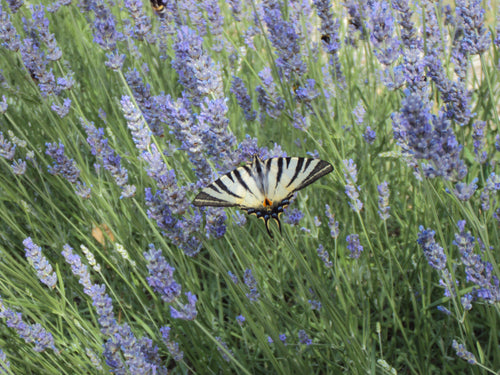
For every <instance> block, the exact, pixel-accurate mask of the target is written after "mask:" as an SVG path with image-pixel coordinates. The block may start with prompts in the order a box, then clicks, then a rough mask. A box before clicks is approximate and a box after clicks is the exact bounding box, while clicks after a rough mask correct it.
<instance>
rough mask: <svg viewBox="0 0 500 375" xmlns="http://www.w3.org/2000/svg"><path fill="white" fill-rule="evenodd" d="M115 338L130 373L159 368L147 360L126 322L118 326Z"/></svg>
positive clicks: (143, 372)
mask: <svg viewBox="0 0 500 375" xmlns="http://www.w3.org/2000/svg"><path fill="white" fill-rule="evenodd" d="M115 338H116V339H117V340H118V341H119V343H120V349H121V351H122V353H123V357H124V358H125V363H126V365H127V367H128V373H130V374H151V373H153V369H154V370H155V371H157V370H159V369H157V368H156V366H154V365H153V364H152V363H150V362H149V361H148V358H146V355H145V353H144V352H143V348H142V347H141V344H140V342H139V340H137V339H136V337H135V336H134V334H133V333H132V330H131V329H130V327H129V326H128V324H122V325H120V326H119V329H118V332H117V333H115Z"/></svg>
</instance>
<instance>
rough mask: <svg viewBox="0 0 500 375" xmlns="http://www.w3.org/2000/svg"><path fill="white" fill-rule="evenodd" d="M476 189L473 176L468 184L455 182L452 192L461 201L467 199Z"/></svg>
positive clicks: (475, 180)
mask: <svg viewBox="0 0 500 375" xmlns="http://www.w3.org/2000/svg"><path fill="white" fill-rule="evenodd" d="M476 190H477V178H474V179H473V180H472V181H471V183H470V184H468V185H467V184H466V183H464V182H457V183H456V184H455V189H453V194H455V196H456V197H457V198H458V199H459V200H461V201H468V200H469V199H470V198H471V197H472V195H473V194H474V193H475V192H476Z"/></svg>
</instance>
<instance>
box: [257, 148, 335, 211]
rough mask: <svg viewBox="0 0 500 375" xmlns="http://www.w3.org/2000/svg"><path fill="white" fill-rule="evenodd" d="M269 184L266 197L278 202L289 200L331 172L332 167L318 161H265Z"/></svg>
mask: <svg viewBox="0 0 500 375" xmlns="http://www.w3.org/2000/svg"><path fill="white" fill-rule="evenodd" d="M265 163H266V168H267V169H269V171H270V172H269V175H270V184H269V191H268V197H269V199H270V200H271V201H273V202H276V204H278V203H279V202H281V201H283V200H285V199H290V198H291V196H292V194H293V193H294V192H296V191H298V190H301V189H303V188H305V187H306V186H308V185H310V184H312V183H313V182H314V181H316V180H317V179H319V178H320V177H323V176H324V175H326V174H328V173H330V172H331V171H333V166H332V165H331V164H330V163H328V162H326V161H324V160H320V159H310V158H300V157H288V158H272V159H268V160H266V162H265Z"/></svg>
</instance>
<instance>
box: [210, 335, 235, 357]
mask: <svg viewBox="0 0 500 375" xmlns="http://www.w3.org/2000/svg"><path fill="white" fill-rule="evenodd" d="M215 339H216V340H217V342H218V343H219V345H217V350H218V351H219V353H220V354H221V355H222V358H224V360H225V361H226V362H231V357H233V356H234V353H233V351H232V350H230V349H229V347H228V346H227V344H226V343H225V342H224V341H222V338H220V337H219V336H216V337H215Z"/></svg>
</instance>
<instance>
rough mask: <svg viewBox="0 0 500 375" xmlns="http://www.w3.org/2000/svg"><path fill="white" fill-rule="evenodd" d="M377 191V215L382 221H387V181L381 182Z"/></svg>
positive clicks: (388, 207) (388, 215) (388, 208)
mask: <svg viewBox="0 0 500 375" xmlns="http://www.w3.org/2000/svg"><path fill="white" fill-rule="evenodd" d="M377 190H378V215H379V216H380V218H381V219H382V220H387V219H388V218H389V217H391V215H390V214H389V210H390V209H391V207H390V206H389V184H388V183H387V181H384V182H382V183H381V184H380V185H378V186H377Z"/></svg>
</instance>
